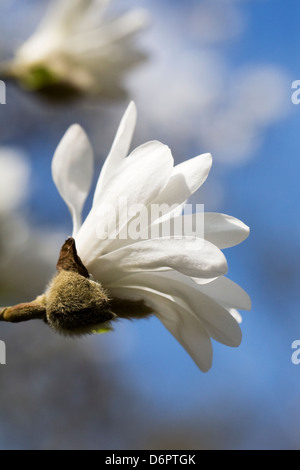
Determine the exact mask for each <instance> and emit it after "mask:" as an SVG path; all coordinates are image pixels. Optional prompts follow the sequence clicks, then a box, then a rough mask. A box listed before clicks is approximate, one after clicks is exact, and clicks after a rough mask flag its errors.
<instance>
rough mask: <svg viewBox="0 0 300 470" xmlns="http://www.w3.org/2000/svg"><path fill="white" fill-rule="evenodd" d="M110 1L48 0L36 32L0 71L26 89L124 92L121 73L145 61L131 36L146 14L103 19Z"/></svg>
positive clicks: (114, 94) (139, 12)
mask: <svg viewBox="0 0 300 470" xmlns="http://www.w3.org/2000/svg"><path fill="white" fill-rule="evenodd" d="M110 2H111V0H72V1H70V0H53V1H52V2H51V3H50V6H49V8H48V11H47V12H46V14H45V16H44V17H43V18H42V20H41V22H40V24H39V26H38V28H37V29H36V31H35V32H34V33H33V34H32V36H31V37H30V38H29V39H28V40H27V41H26V42H25V43H24V44H23V45H22V46H21V47H20V48H19V49H18V50H17V51H16V53H15V56H14V58H13V59H12V60H11V61H10V62H7V63H5V64H3V65H2V66H1V72H2V73H3V74H4V75H7V76H8V77H12V78H14V79H16V80H18V81H19V82H20V83H21V84H23V85H24V86H25V87H26V88H28V89H30V90H42V91H44V92H49V93H50V92H51V91H52V92H58V91H65V92H66V91H67V90H69V91H71V90H73V91H77V92H89V93H95V94H98V95H101V96H103V97H109V98H114V97H119V96H122V95H124V94H125V91H124V89H123V86H122V78H123V74H124V73H125V72H127V71H128V70H129V69H130V68H132V67H134V66H135V65H137V64H138V63H140V62H141V61H142V60H144V59H145V55H144V54H143V53H142V52H140V51H138V50H137V48H136V47H135V44H134V42H133V40H132V39H133V36H134V35H135V34H136V33H137V32H138V31H140V30H141V29H142V28H143V27H144V26H145V24H146V21H147V18H146V13H145V12H144V11H142V10H140V9H134V10H131V11H129V12H127V13H125V14H123V15H122V16H119V17H117V18H114V19H106V18H105V15H104V13H105V9H106V7H107V6H108V4H109V3H110Z"/></svg>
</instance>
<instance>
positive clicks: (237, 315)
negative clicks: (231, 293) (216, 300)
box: [228, 308, 243, 323]
mask: <svg viewBox="0 0 300 470" xmlns="http://www.w3.org/2000/svg"><path fill="white" fill-rule="evenodd" d="M228 312H229V313H230V315H232V316H233V318H234V319H235V321H237V322H238V323H242V321H243V319H242V315H241V314H240V312H238V311H237V310H236V309H235V308H229V309H228Z"/></svg>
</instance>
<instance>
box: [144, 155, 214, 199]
mask: <svg viewBox="0 0 300 470" xmlns="http://www.w3.org/2000/svg"><path fill="white" fill-rule="evenodd" d="M211 165H212V157H211V154H210V153H205V154H203V155H199V156H198V157H195V158H191V159H190V160H187V161H185V162H183V163H180V164H179V165H176V166H175V167H174V169H173V172H172V175H171V178H170V181H169V182H168V184H167V186H166V187H165V189H164V190H163V191H162V192H161V193H160V195H159V197H158V198H157V199H156V200H155V201H153V203H155V204H163V203H165V204H169V205H172V204H182V203H183V202H185V201H186V200H187V199H188V198H189V197H190V196H191V195H192V194H193V193H194V192H195V191H197V189H199V188H200V186H201V185H202V184H203V183H204V181H205V180H206V178H207V176H208V173H209V171H210V168H211Z"/></svg>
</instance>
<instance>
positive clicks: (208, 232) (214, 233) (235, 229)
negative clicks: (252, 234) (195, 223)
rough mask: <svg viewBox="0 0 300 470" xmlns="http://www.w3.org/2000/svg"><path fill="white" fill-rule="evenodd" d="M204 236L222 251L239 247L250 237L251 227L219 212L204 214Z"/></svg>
mask: <svg viewBox="0 0 300 470" xmlns="http://www.w3.org/2000/svg"><path fill="white" fill-rule="evenodd" d="M204 234H205V235H204V236H205V239H206V240H209V241H210V242H211V243H213V244H214V245H216V246H217V247H219V248H220V249H223V248H229V247H231V246H234V245H238V244H239V243H241V242H242V241H243V240H245V238H247V237H248V235H249V227H247V225H245V224H244V223H243V222H241V221H240V220H239V219H236V218H235V217H231V216H229V215H226V214H219V213H217V212H206V213H205V214H204Z"/></svg>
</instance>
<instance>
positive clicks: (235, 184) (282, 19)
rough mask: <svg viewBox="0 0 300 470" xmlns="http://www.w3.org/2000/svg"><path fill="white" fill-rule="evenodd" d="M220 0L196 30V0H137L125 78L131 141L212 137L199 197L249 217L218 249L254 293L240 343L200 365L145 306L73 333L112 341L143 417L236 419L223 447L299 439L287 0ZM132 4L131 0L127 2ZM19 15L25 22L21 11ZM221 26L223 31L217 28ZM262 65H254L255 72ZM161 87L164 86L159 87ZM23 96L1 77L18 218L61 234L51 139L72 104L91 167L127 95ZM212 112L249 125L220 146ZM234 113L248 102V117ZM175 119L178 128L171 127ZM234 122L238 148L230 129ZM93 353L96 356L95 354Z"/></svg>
mask: <svg viewBox="0 0 300 470" xmlns="http://www.w3.org/2000/svg"><path fill="white" fill-rule="evenodd" d="M27 3H28V4H30V2H27ZM31 3H32V4H34V3H35V2H34V1H32V2H31ZM219 3H220V4H221V3H223V5H225V7H224V8H226V5H227V6H228V8H230V15H229V16H228V18H229V19H228V24H227V23H225V25H224V24H223V23H222V25H223V27H224V33H223V38H221V39H219V40H216V41H215V42H214V41H213V40H212V38H210V40H209V41H208V39H207V38H206V40H204V39H203V37H202V36H201V35H200V36H199V35H198V33H199V31H198V30H197V27H195V26H194V29H193V28H192V27H191V26H190V23H189V21H190V20H191V16H190V15H191V12H192V11H193V9H195V8H197V4H199V2H197V1H192V0H189V1H188V2H182V1H179V0H172V1H167V0H165V1H164V2H161V1H158V0H156V1H147V0H143V1H141V2H140V5H141V6H143V7H145V8H148V9H149V10H150V14H151V15H152V18H153V20H152V21H153V24H152V28H150V29H149V31H148V32H147V33H145V37H144V38H142V39H141V41H142V42H143V43H144V44H145V47H147V48H151V51H152V54H153V57H154V59H152V62H151V61H150V64H149V65H148V66H145V68H144V69H143V70H141V71H137V73H136V75H133V76H132V77H131V78H129V79H128V86H129V89H130V92H131V95H132V96H131V97H132V98H134V99H135V100H136V102H137V106H138V111H139V113H140V115H141V121H140V122H139V123H138V128H137V135H136V138H135V139H136V142H137V143H141V141H142V140H143V139H146V140H151V139H152V138H158V139H161V140H163V141H166V143H168V144H169V145H170V146H171V148H172V150H173V152H174V156H175V158H176V160H177V161H180V160H181V159H185V158H187V157H191V156H194V155H197V154H198V153H201V152H202V151H209V150H210V148H207V146H208V145H211V147H212V148H213V149H215V158H214V165H213V169H212V172H211V175H210V177H209V179H208V181H207V183H206V185H205V187H204V189H203V191H202V190H201V191H200V196H199V197H200V198H201V200H200V201H199V202H204V203H205V206H206V207H207V208H208V210H217V211H220V212H225V213H228V214H231V215H234V216H236V217H238V218H240V219H242V220H243V221H244V222H245V223H247V224H248V225H249V226H250V229H251V235H250V237H249V239H248V240H247V241H245V242H244V243H243V244H242V245H240V246H238V247H235V248H232V249H229V250H226V256H227V257H228V262H229V275H230V277H231V278H232V279H233V280H235V281H236V282H238V283H239V284H240V285H242V286H243V287H244V288H245V289H246V290H247V291H248V292H249V294H250V296H251V298H252V302H253V308H252V311H251V312H245V313H244V314H243V319H244V320H243V323H242V330H243V342H242V345H241V347H240V348H238V349H236V350H231V349H229V348H226V347H225V346H221V345H218V344H216V343H215V344H214V351H215V355H214V365H213V368H212V370H211V371H210V372H209V373H208V374H202V373H201V372H199V370H198V369H197V367H196V366H195V365H194V363H193V362H192V360H191V359H190V358H189V357H188V355H187V354H186V353H185V351H184V350H183V349H182V348H181V347H180V346H179V345H178V343H177V342H176V341H175V340H174V339H173V338H172V337H171V336H170V334H169V333H168V332H167V331H166V330H165V329H164V327H163V326H162V325H161V324H160V323H159V321H158V320H156V319H153V320H148V321H141V322H139V323H129V324H125V323H124V324H123V323H121V324H120V325H119V327H118V328H117V331H116V332H115V333H113V334H109V335H107V336H106V337H103V338H101V337H100V338H98V337H94V338H86V339H84V340H82V344H83V345H84V344H86V347H87V348H92V350H94V351H95V352H97V350H98V348H103V346H104V347H107V348H108V351H114V350H115V355H112V357H113V359H111V360H112V363H113V364H114V366H115V367H116V368H117V370H118V373H119V374H120V377H121V380H123V381H125V382H129V383H130V385H131V387H132V389H133V390H135V393H136V394H137V395H138V396H139V406H140V407H141V410H144V411H142V413H143V412H144V413H145V419H148V418H149V416H148V414H147V412H146V409H147V407H148V408H149V409H150V410H151V413H150V415H151V420H152V421H153V422H154V423H156V425H158V424H159V423H168V422H170V421H171V420H172V419H178V420H180V419H182V420H184V419H189V417H190V416H192V415H193V414H194V415H195V416H199V419H200V417H202V418H203V420H208V421H211V422H215V421H216V422H218V420H219V421H220V423H221V424H220V426H224V427H226V426H229V427H230V426H233V429H239V426H242V428H243V433H242V436H241V438H240V439H238V441H235V440H234V432H232V436H233V437H232V439H231V440H229V443H227V447H228V448H230V447H231V448H232V447H236V448H245V449H250V448H274V449H276V448H287V449H288V448H290V449H291V448H295V447H297V446H298V445H299V444H298V442H299V435H300V425H299V423H300V420H299V411H298V410H299V406H298V403H297V389H298V387H299V374H300V366H298V367H297V366H295V365H293V364H292V363H291V354H292V350H291V344H292V342H293V341H294V340H295V339H300V309H299V307H300V302H299V287H298V286H299V274H298V271H299V261H300V236H299V235H300V217H299V215H300V213H299V212H300V211H299V201H300V186H299V172H300V159H299V156H300V132H299V129H300V105H299V106H295V105H293V104H292V102H291V99H290V97H291V93H292V91H291V83H292V81H293V80H297V79H300V61H299V59H298V50H297V49H298V48H297V45H298V43H299V40H300V37H299V28H298V24H299V14H300V5H299V4H298V3H297V2H290V3H289V4H288V2H285V1H284V0H272V1H271V0H264V1H261V0H257V1H255V0H253V1H236V2H233V1H232V2H231V1H229V0H228V1H227V2H226V1H224V2H221V1H220V2H219ZM132 4H136V2H132V1H129V0H128V1H127V2H126V5H129V6H130V5H132ZM200 4H201V5H203V4H205V2H200ZM214 4H215V5H217V4H218V2H217V1H215V2H214ZM28 8H29V7H28ZM195 11H196V10H195ZM195 18H196V19H197V16H196V17H195ZM211 18H213V15H212V16H211ZM12 21H13V14H12V13H11V16H10V22H12ZM18 21H19V22H21V23H24V24H25V29H26V18H25V16H24V17H21V18H18ZM195 21H196V20H195ZM199 21H200V20H199ZM237 21H238V24H237V23H236V22H237ZM231 22H233V23H231ZM233 26H234V27H236V33H235V35H233V36H230V28H233ZM226 27H227V30H226ZM174 31H175V33H174ZM197 31H198V33H197ZM226 31H227V33H228V37H226V34H227V33H226ZM174 34H175V38H174ZM171 44H174V50H173V51H172V50H171V49H170V48H169V46H170V45H171ZM174 51H175V52H176V53H177V55H176V54H173V52H174ZM155 54H157V55H155ZM157 57H158V59H157ZM164 61H167V62H168V64H169V71H170V75H169V76H166V75H164V73H165V69H164V63H165V62H164ZM181 64H184V67H182V66H181ZM205 65H206V68H205V70H203V69H201V67H204V66H205ZM247 70H248V71H249V74H248V75H247V73H248V72H247ZM261 70H263V71H264V73H263V74H259V73H258V71H261ZM216 71H220V73H221V72H222V71H223V72H224V76H223V75H222V74H221V75H220V76H218V77H216V76H215V75H214V73H216ZM251 74H252V75H251ZM272 74H273V75H272ZM204 75H207V76H206V78H205V79H204V78H203V76H204ZM250 75H251V76H252V81H250V82H249V83H248V82H247V78H249V76H250ZM164 77H165V80H163V78H164ZM178 77H179V78H178ZM266 77H267V78H266ZM272 77H274V81H273V80H272ZM176 78H178V84H176ZM155 79H156V80H157V82H155ZM261 79H263V80H264V81H263V83H262V82H260V80H261ZM210 80H213V83H214V87H213V88H214V89H217V91H216V93H215V94H214V93H212V95H211V97H210V100H209V102H206V101H205V99H203V98H202V94H203V97H204V98H205V97H207V93H208V92H211V88H210V86H209V85H210ZM268 80H269V82H268ZM181 83H182V86H181ZM185 85H186V86H185ZM172 87H173V90H174V94H173V95H172V94H171V92H169V94H168V89H169V90H170V89H171V88H172ZM240 87H244V88H242V90H243V89H244V90H245V91H247V95H245V96H244V98H245V107H243V100H242V97H243V94H242V93H241V95H240V98H239V100H237V93H238V92H241V91H239V90H241V88H240ZM262 87H263V88H262ZM180 90H181V93H180ZM262 90H263V92H262ZM187 91H189V93H187ZM251 93H253V96H254V98H257V97H260V93H261V99H262V101H261V103H260V106H258V104H259V101H257V102H255V103H256V108H255V109H254V110H252V111H251V100H250V101H249V100H248V97H249V96H252V95H251ZM268 93H269V95H268ZM153 96H155V98H156V99H155V100H153ZM257 99H258V98H257ZM32 100H33V101H31V98H30V97H29V96H24V95H23V92H22V91H20V90H18V89H15V88H9V90H8V104H7V105H6V106H7V108H8V116H9V117H8V118H7V114H6V116H5V117H4V115H3V116H2V117H1V116H0V125H1V123H2V133H3V135H2V141H1V144H2V145H6V146H10V145H16V144H17V145H18V147H20V148H22V149H23V150H24V151H25V152H26V154H27V155H28V159H29V162H30V166H31V169H32V179H31V189H30V193H29V197H28V199H27V200H26V202H25V203H24V207H23V210H24V214H26V217H27V219H28V221H29V223H30V224H32V226H33V227H35V228H36V230H45V231H48V232H49V231H51V229H53V230H54V231H57V230H60V231H61V232H62V233H65V234H66V235H68V233H67V230H69V228H70V221H69V219H68V213H67V210H66V209H65V207H64V205H63V203H62V202H61V201H60V199H59V197H58V195H57V194H56V189H55V187H54V185H53V183H52V181H51V175H50V161H51V157H52V153H53V151H54V149H55V146H56V144H57V143H58V140H59V139H60V137H61V135H62V134H63V133H64V131H65V129H66V128H67V126H68V125H69V124H71V123H72V120H73V119H75V118H76V120H77V121H78V122H80V123H82V124H83V125H84V126H85V127H86V128H87V130H88V131H89V133H90V136H91V139H92V142H93V144H94V146H95V149H96V158H97V166H98V168H99V169H100V167H101V165H102V162H103V159H104V158H105V155H106V153H107V151H108V149H109V143H110V141H111V137H112V136H113V133H114V129H116V127H117V124H118V120H119V119H120V117H121V114H122V110H123V109H124V108H125V106H126V103H121V104H119V105H113V106H112V107H110V105H109V104H107V103H106V104H105V105H103V104H101V105H100V106H99V108H98V107H97V106H91V103H88V104H87V105H86V104H84V103H81V102H80V103H77V104H72V105H70V106H67V107H62V108H60V109H58V108H51V107H50V108H47V107H46V106H45V104H43V103H41V102H39V100H36V99H35V98H34V99H32ZM151 100H152V101H154V103H151ZM198 100H199V105H198V104H197V106H195V102H196V103H198ZM200 103H203V108H201V109H200V107H199V106H200ZM274 103H275V104H274ZM160 106H161V108H160ZM168 106H169V112H168V109H165V108H166V107H167V108H168ZM163 107H164V109H163ZM7 108H6V109H7ZM258 108H259V113H255V111H256V109H258ZM0 111H2V108H1V109H0ZM250 111H251V113H252V114H249V113H250ZM264 111H265V113H264ZM18 113H20V114H21V116H22V119H24V116H26V115H27V116H28V121H29V122H28V123H26V122H25V123H24V122H23V123H22V119H20V116H19V117H18V116H17V114H18ZM176 113H177V114H176ZM222 113H224V116H227V117H228V119H229V117H230V116H231V117H232V119H233V121H232V122H233V124H232V125H233V126H235V125H238V124H239V123H240V122H242V123H243V124H244V126H245V127H246V126H249V127H247V128H246V129H245V127H241V128H240V129H238V132H237V134H234V133H233V134H232V138H231V140H225V142H227V145H228V148H222V145H220V144H222V140H221V142H219V141H218V139H217V137H218V135H219V134H218V133H216V134H211V135H210V133H209V132H208V131H209V128H206V125H207V124H206V123H207V122H208V121H209V122H210V124H211V126H214V125H216V126H217V122H219V121H220V122H221V124H220V125H219V128H218V129H220V135H222V132H224V134H223V137H224V138H227V135H228V133H227V132H226V128H223V127H222V120H221V118H220V116H221V117H222V116H223V114H222ZM237 113H240V114H238V117H236V116H237ZM247 113H248V114H247ZM245 115H247V116H248V115H249V116H248V118H247V119H246V118H245ZM107 116H108V122H109V124H110V128H109V130H108V131H107V132H106V133H105V135H104V133H103V135H102V136H101V138H102V141H101V143H102V142H103V145H100V142H99V141H100V137H99V135H98V134H100V131H99V129H101V125H102V124H103V122H104V121H105V119H107ZM97 120H98V121H97ZM98 122H99V124H97V123H98ZM14 126H15V128H14ZM177 126H178V128H181V129H183V132H182V133H181V134H180V133H178V132H177ZM224 129H225V130H224ZM243 131H245V139H248V141H249V146H248V147H247V148H248V151H244V147H243V146H241V144H240V143H239V141H238V137H239V135H244V134H241V132H243ZM154 134H155V135H154ZM167 140H168V141H167ZM242 143H243V142H242ZM231 146H232V147H231ZM231 149H235V150H234V152H235V158H234V159H233V160H230V158H229V157H228V154H229V155H230V152H231ZM232 151H233V150H232ZM213 156H214V153H213ZM202 199H203V200H202ZM37 331H38V330H37ZM100 342H101V346H99V343H100ZM104 364H105V363H104ZM108 365H109V362H108ZM98 367H99V368H102V367H103V362H101V360H100V359H99V364H98ZM0 372H1V371H0ZM250 416H251V419H249V417H250ZM147 417H148V418H147ZM149 419H150V418H149ZM193 423H194V421H193ZM193 426H195V424H193ZM196 428H197V425H196ZM116 442H117V441H116ZM124 442H126V441H124ZM122 445H126V443H125V444H124V443H123V444H122ZM220 445H222V444H220Z"/></svg>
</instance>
